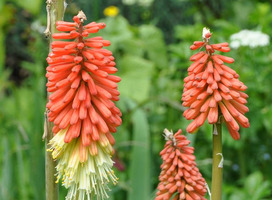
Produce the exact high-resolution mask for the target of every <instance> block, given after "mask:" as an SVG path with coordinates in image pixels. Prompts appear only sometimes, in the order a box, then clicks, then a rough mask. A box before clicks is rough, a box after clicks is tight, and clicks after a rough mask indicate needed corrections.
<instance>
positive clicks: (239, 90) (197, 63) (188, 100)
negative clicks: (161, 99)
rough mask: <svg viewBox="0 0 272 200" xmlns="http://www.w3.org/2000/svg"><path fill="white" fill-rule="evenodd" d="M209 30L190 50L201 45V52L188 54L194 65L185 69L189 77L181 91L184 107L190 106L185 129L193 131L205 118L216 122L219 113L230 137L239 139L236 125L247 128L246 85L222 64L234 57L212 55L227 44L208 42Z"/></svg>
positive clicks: (226, 47)
mask: <svg viewBox="0 0 272 200" xmlns="http://www.w3.org/2000/svg"><path fill="white" fill-rule="evenodd" d="M210 37H211V33H210V30H209V29H207V28H204V29H203V41H196V42H194V44H193V45H192V46H191V47H190V49H191V50H196V49H199V48H202V49H203V51H199V52H198V53H196V54H194V55H193V56H191V58H190V60H191V61H193V64H191V66H190V67H189V68H188V76H187V77H186V78H185V79H184V89H183V94H182V99H181V100H182V101H183V104H182V105H183V106H185V107H189V109H187V110H186V111H185V112H184V113H183V116H184V117H185V118H186V119H188V120H191V119H193V120H194V121H192V122H191V123H190V124H189V126H188V127H187V132H189V133H192V132H194V131H196V129H197V128H198V127H200V126H202V125H203V123H204V122H205V120H206V119H207V120H208V122H209V123H210V124H215V123H217V121H218V118H219V116H220V115H221V113H222V114H223V117H224V119H225V122H226V124H227V128H228V130H229V133H230V135H231V136H232V137H233V139H235V140H238V139H239V138H240V134H239V132H238V131H239V125H238V123H239V124H240V125H241V126H242V127H245V128H248V127H249V121H248V119H247V118H246V117H245V113H246V112H248V111H249V110H248V108H247V106H246V105H245V104H246V103H247V100H246V99H247V98H248V95H247V94H245V93H244V92H243V91H245V90H246V89H247V87H246V86H245V85H244V84H243V83H242V82H241V81H239V79H238V78H239V75H238V74H237V73H236V72H235V71H234V70H233V69H231V68H229V67H228V66H226V65H225V63H233V62H234V59H233V58H230V57H227V56H223V55H218V54H215V51H221V52H229V51H230V48H229V45H228V43H226V42H225V43H219V44H209V39H210Z"/></svg>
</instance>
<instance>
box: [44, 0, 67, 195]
mask: <svg viewBox="0 0 272 200" xmlns="http://www.w3.org/2000/svg"><path fill="white" fill-rule="evenodd" d="M46 3H47V7H46V9H47V14H48V15H47V23H48V27H47V29H46V31H45V35H46V36H47V37H49V41H50V42H49V51H51V48H50V47H51V42H52V40H53V38H52V34H53V33H55V32H57V30H56V21H59V20H63V15H64V10H65V8H64V0H47V1H46ZM47 96H49V94H48V95H47ZM52 128H53V123H51V122H49V120H48V117H47V112H46V113H45V130H44V138H45V145H46V146H45V149H46V150H47V149H49V148H50V146H49V145H48V143H49V141H50V140H51V139H52V137H53V132H52ZM45 157H46V160H45V187H46V200H58V198H59V185H58V184H57V183H56V182H55V181H56V178H55V174H56V173H57V172H56V165H57V162H56V161H55V160H53V158H52V154H51V152H50V151H46V156H45Z"/></svg>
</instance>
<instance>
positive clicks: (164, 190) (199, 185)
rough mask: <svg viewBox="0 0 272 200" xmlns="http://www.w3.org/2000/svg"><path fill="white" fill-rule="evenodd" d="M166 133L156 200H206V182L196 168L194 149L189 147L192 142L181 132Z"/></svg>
mask: <svg viewBox="0 0 272 200" xmlns="http://www.w3.org/2000/svg"><path fill="white" fill-rule="evenodd" d="M164 133H165V138H166V139H167V140H168V141H167V142H166V144H165V146H164V149H163V150H162V151H161V153H160V155H161V157H162V160H163V163H162V165H161V170H162V171H161V174H160V176H159V180H160V183H159V185H158V187H157V189H158V192H157V195H156V198H155V200H169V199H171V198H173V199H174V200H178V199H186V200H204V199H206V198H205V197H204V196H205V194H206V191H207V190H206V187H205V184H206V182H205V179H204V178H203V177H202V175H201V173H200V172H199V170H198V168H197V166H196V163H195V156H194V155H193V153H194V148H193V147H189V146H188V145H189V144H190V141H189V140H187V138H186V137H185V136H184V135H180V133H181V130H178V132H176V133H175V134H173V133H172V132H169V131H168V130H167V129H165V131H164Z"/></svg>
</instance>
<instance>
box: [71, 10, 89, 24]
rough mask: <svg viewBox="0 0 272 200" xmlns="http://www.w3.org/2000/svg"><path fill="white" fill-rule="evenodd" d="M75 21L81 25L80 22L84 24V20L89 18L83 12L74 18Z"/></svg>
mask: <svg viewBox="0 0 272 200" xmlns="http://www.w3.org/2000/svg"><path fill="white" fill-rule="evenodd" d="M73 20H74V21H75V22H76V23H79V21H80V22H81V23H82V22H83V21H84V20H87V17H86V15H85V13H84V12H83V11H82V10H81V11H79V12H78V14H77V16H74V18H73Z"/></svg>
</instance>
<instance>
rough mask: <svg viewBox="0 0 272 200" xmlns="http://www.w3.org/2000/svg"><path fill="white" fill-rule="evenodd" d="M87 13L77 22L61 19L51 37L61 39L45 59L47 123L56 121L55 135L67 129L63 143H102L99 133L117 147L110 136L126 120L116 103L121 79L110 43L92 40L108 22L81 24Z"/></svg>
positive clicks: (79, 17)
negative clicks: (79, 141)
mask: <svg viewBox="0 0 272 200" xmlns="http://www.w3.org/2000/svg"><path fill="white" fill-rule="evenodd" d="M84 19H86V17H85V15H84V13H83V12H80V14H79V15H77V16H75V17H74V18H73V20H74V22H65V21H58V22H57V23H56V26H57V30H58V31H60V33H55V34H53V35H52V37H53V38H54V39H60V41H53V42H52V52H51V53H49V55H48V57H47V62H48V64H49V66H48V67H47V68H46V70H47V74H46V77H47V78H48V82H47V84H46V85H47V91H48V92H50V93H51V94H50V96H49V102H48V103H47V105H46V106H47V108H48V110H49V114H48V117H49V120H50V121H51V122H54V127H53V132H54V133H55V134H56V133H58V132H59V131H60V130H63V129H67V132H66V134H65V138H64V141H65V142H66V143H69V142H71V141H72V139H73V138H78V137H80V139H81V141H82V142H81V143H82V144H83V145H84V146H89V145H90V144H91V143H92V142H95V141H98V140H99V138H100V137H101V134H102V135H103V136H104V135H105V136H106V137H107V139H108V140H109V142H110V143H111V144H112V145H113V144H114V138H113V137H112V136H111V134H110V132H111V133H112V132H116V127H117V126H119V125H120V124H121V122H122V120H121V118H120V117H121V112H120V110H119V109H118V108H117V107H116V106H115V104H114V103H113V101H118V100H119V97H118V96H119V92H118V90H117V83H118V82H119V81H120V80H121V79H120V78H119V77H117V76H114V75H111V74H114V73H115V72H117V68H116V67H115V62H114V57H113V56H112V53H111V52H110V51H109V50H106V49H103V47H104V46H109V45H110V41H108V40H103V38H102V37H99V36H98V37H91V38H86V37H88V36H89V34H90V33H96V32H98V31H99V30H100V29H103V28H105V24H104V23H95V22H91V23H89V24H87V25H85V26H83V21H84Z"/></svg>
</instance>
